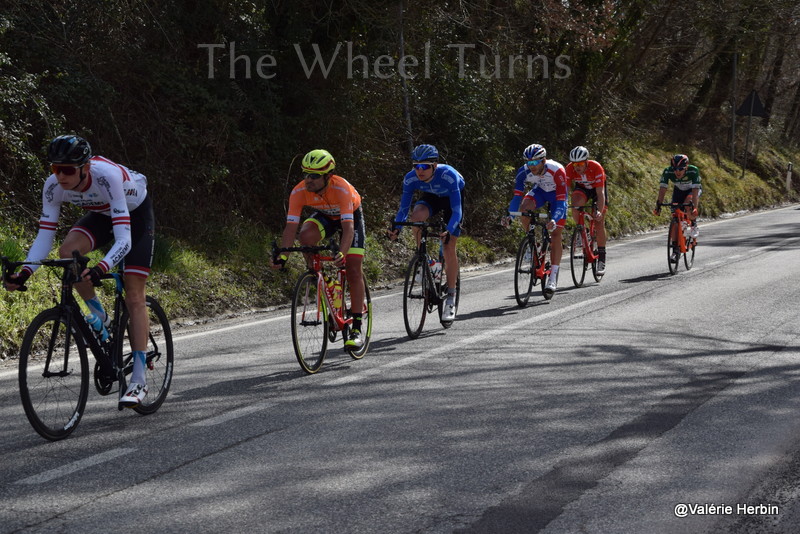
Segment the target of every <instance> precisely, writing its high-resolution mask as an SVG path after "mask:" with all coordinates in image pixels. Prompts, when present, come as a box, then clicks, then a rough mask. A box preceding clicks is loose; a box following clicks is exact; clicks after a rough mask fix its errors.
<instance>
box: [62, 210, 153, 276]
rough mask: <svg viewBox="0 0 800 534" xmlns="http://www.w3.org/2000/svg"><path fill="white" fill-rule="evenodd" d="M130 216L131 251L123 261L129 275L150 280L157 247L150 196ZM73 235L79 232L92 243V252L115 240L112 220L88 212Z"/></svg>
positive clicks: (121, 265) (122, 266) (76, 224)
mask: <svg viewBox="0 0 800 534" xmlns="http://www.w3.org/2000/svg"><path fill="white" fill-rule="evenodd" d="M130 215H131V249H130V250H129V251H128V253H127V254H126V255H125V258H123V260H122V261H121V262H120V268H122V272H123V273H125V274H126V275H128V274H131V275H135V276H141V277H144V278H147V277H148V276H149V275H150V267H151V266H152V265H153V247H154V245H155V228H156V224H155V215H154V214H153V201H152V199H151V198H150V195H149V194H148V195H147V196H146V197H145V199H144V200H143V201H142V203H141V204H139V206H138V207H137V208H136V209H134V210H133V211H132V212H130ZM69 231H70V232H80V233H81V234H83V235H85V236H86V237H88V238H89V239H90V240H91V243H92V250H95V249H97V248H100V247H102V246H104V245H106V244H108V243H111V242H112V241H114V229H113V226H112V224H111V217H109V216H108V215H102V214H100V213H95V212H91V213H87V214H86V215H84V216H83V217H81V218H80V219H78V221H77V222H76V223H75V224H74V225H73V226H72V228H70V230H69Z"/></svg>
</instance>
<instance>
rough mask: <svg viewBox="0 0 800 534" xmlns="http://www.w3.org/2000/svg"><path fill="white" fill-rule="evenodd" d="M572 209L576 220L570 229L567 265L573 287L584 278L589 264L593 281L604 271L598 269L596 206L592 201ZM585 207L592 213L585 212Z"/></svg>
mask: <svg viewBox="0 0 800 534" xmlns="http://www.w3.org/2000/svg"><path fill="white" fill-rule="evenodd" d="M574 209H576V210H577V211H578V221H577V225H576V226H575V230H573V231H572V239H571V240H570V246H569V265H570V268H571V270H572V281H573V283H574V284H575V287H581V286H582V285H583V281H584V280H585V279H586V271H588V270H589V267H590V266H591V268H592V276H594V280H595V282H599V281H600V280H601V279H602V278H603V274H604V273H603V272H599V271H598V262H599V261H600V254H599V253H598V251H597V225H596V221H595V217H596V216H597V206H596V205H595V204H594V203H592V204H591V206H590V207H589V206H579V207H575V208H574ZM587 209H591V210H592V213H591V214H589V213H586V210H587ZM587 220H588V221H589V223H588V224H587V223H586V221H587Z"/></svg>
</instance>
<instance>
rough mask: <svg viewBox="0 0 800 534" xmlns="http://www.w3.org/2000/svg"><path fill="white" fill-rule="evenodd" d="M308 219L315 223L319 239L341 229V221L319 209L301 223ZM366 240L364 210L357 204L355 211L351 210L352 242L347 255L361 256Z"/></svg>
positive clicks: (364, 249)
mask: <svg viewBox="0 0 800 534" xmlns="http://www.w3.org/2000/svg"><path fill="white" fill-rule="evenodd" d="M308 221H311V222H312V223H314V224H316V225H317V228H319V233H320V235H321V236H322V238H321V239H325V238H326V237H327V236H332V235H333V234H335V233H336V232H337V231H340V230H341V229H342V221H340V220H338V219H331V218H330V217H328V216H327V215H325V214H324V213H322V212H320V211H315V212H314V213H312V214H311V216H310V217H309V218H308V219H306V220H305V221H303V224H305V223H306V222H308ZM366 241H367V232H366V227H365V226H364V211H363V209H362V207H361V206H359V207H358V208H357V209H356V210H355V211H353V243H352V244H351V245H350V248H349V250H348V251H347V255H348V256H350V255H351V254H352V255H355V256H363V255H364V252H365V251H366Z"/></svg>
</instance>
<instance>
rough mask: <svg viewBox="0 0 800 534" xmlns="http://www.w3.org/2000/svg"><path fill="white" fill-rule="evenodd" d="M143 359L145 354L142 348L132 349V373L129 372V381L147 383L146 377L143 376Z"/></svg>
mask: <svg viewBox="0 0 800 534" xmlns="http://www.w3.org/2000/svg"><path fill="white" fill-rule="evenodd" d="M145 359H146V355H145V353H144V351H143V350H135V351H133V373H131V382H136V383H139V384H146V383H147V378H146V377H145Z"/></svg>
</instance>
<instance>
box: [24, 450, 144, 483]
mask: <svg viewBox="0 0 800 534" xmlns="http://www.w3.org/2000/svg"><path fill="white" fill-rule="evenodd" d="M135 451H136V449H125V448H119V449H111V450H110V451H106V452H103V453H100V454H95V455H94V456H89V457H88V458H84V459H83V460H78V461H77V462H72V463H71V464H67V465H62V466H61V467H57V468H56V469H51V470H49V471H45V472H43V473H39V474H38V475H33V476H30V477H28V478H23V479H22V480H17V481H16V482H14V484H44V483H45V482H50V481H51V480H55V479H57V478H60V477H63V476H66V475H69V474H71V473H74V472H76V471H80V470H81V469H86V468H87V467H92V466H93V465H98V464H102V463H105V462H109V461H111V460H113V459H115V458H119V457H120V456H125V455H126V454H130V453H132V452H135Z"/></svg>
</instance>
